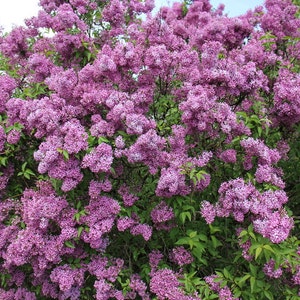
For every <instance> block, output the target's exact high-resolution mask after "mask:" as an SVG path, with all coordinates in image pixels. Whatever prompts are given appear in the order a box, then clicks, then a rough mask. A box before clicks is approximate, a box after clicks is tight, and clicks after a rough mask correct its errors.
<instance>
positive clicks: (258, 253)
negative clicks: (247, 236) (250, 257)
mask: <svg viewBox="0 0 300 300" xmlns="http://www.w3.org/2000/svg"><path fill="white" fill-rule="evenodd" d="M261 251H262V247H258V248H256V250H255V260H257V258H258V257H259V255H260V254H261Z"/></svg>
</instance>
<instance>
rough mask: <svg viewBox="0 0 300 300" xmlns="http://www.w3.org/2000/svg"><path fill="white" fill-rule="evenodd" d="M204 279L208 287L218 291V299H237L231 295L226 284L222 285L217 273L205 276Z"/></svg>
mask: <svg viewBox="0 0 300 300" xmlns="http://www.w3.org/2000/svg"><path fill="white" fill-rule="evenodd" d="M204 279H205V281H206V283H207V284H209V286H210V288H211V289H212V290H213V291H215V292H217V293H218V295H219V299H220V300H239V298H235V297H234V296H233V295H232V292H231V290H230V289H229V287H228V286H224V287H222V283H221V282H220V281H219V280H218V276H217V275H211V276H206V277H205V278H204Z"/></svg>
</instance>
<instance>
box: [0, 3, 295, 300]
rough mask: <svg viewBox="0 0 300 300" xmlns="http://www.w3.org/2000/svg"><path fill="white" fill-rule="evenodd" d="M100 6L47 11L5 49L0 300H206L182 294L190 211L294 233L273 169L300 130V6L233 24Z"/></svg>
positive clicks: (209, 12) (213, 16)
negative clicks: (179, 242)
mask: <svg viewBox="0 0 300 300" xmlns="http://www.w3.org/2000/svg"><path fill="white" fill-rule="evenodd" d="M100 2H101V1H95V0H69V1H65V0H40V7H41V9H42V10H41V11H40V12H39V14H38V15H37V16H36V17H33V18H31V19H28V20H26V23H25V24H26V25H25V26H23V27H16V28H14V29H13V30H12V31H11V32H10V33H8V34H7V35H3V36H1V37H0V52H1V55H0V62H1V63H0V65H1V72H0V73H1V74H0V114H1V115H0V197H1V201H0V236H1V240H0V272H1V275H2V274H3V277H1V280H2V281H3V282H4V283H2V282H1V287H2V288H1V289H0V299H4V300H10V299H12V300H13V299H28V300H29V299H30V300H31V299H39V298H51V299H74V300H75V299H81V298H83V299H84V298H86V297H87V293H94V294H92V295H89V297H94V298H95V299H99V300H100V299H101V300H105V299H107V300H108V299H112V298H113V299H119V300H123V299H135V298H142V299H145V300H148V299H151V298H156V299H159V300H164V299H174V300H178V299H183V300H195V299H200V298H199V297H198V295H197V291H201V287H199V285H200V284H194V283H193V284H192V285H191V287H189V286H188V284H186V286H185V285H184V284H183V283H181V281H183V280H182V279H183V278H185V277H184V276H183V275H186V274H183V270H187V272H190V274H193V272H194V270H192V268H193V267H194V265H195V264H197V262H194V260H193V256H192V254H191V253H192V252H193V254H194V251H193V249H192V248H193V247H194V246H195V245H191V244H190V247H191V249H190V250H191V252H190V251H189V250H187V249H185V248H184V247H183V246H176V244H175V243H176V241H175V240H176V239H177V236H175V235H176V234H175V235H174V233H176V232H179V233H180V234H186V232H188V230H189V229H190V228H193V227H194V226H196V225H197V226H198V223H199V224H202V225H205V224H203V222H204V221H203V219H201V218H200V217H199V215H198V214H197V213H195V214H194V215H193V222H190V221H191V220H190V219H191V218H186V222H180V221H179V219H180V217H179V216H180V215H181V212H182V211H186V209H187V210H191V211H192V210H197V209H198V208H199V205H201V215H202V217H203V218H204V219H205V221H206V222H207V223H208V224H211V223H213V222H214V220H215V219H216V218H217V217H219V218H227V217H233V219H234V221H235V223H236V222H237V223H241V226H242V225H245V224H247V225H249V224H252V225H253V228H254V231H255V234H260V235H262V236H263V237H265V238H268V239H269V240H270V241H271V243H274V244H278V243H281V242H283V241H284V240H286V239H287V238H288V237H289V234H290V231H291V229H292V228H293V226H294V223H293V219H292V217H291V216H289V215H288V213H287V211H286V210H285V208H284V205H285V204H286V203H287V202H288V196H287V193H286V192H285V191H284V190H283V189H284V188H285V182H284V180H283V178H284V172H283V170H282V169H280V168H279V166H278V164H279V163H280V161H281V160H282V159H285V160H286V159H288V158H289V156H288V151H289V145H288V143H287V142H288V139H289V138H290V137H289V135H291V136H292V134H293V132H295V130H296V129H295V128H296V126H298V125H299V122H300V108H299V107H300V105H299V94H300V88H299V87H300V76H299V74H298V72H297V70H298V65H296V63H299V58H300V54H299V43H298V39H299V36H300V35H299V30H298V28H299V25H300V21H299V18H298V17H297V15H296V12H297V9H298V7H297V5H294V4H293V3H292V1H290V0H275V1H271V0H266V10H265V11H264V10H263V8H262V7H260V8H256V9H255V11H253V12H248V13H246V14H245V15H243V16H240V17H235V18H229V17H227V16H226V15H224V14H223V9H224V7H223V6H220V7H219V8H218V9H216V10H214V9H212V6H211V4H210V3H209V1H208V0H203V1H187V2H186V3H174V5H173V6H172V7H169V8H167V7H164V8H162V9H161V10H160V11H159V13H158V14H154V13H153V15H151V10H152V9H153V7H154V1H153V0H143V1H140V0H131V1H123V0H112V1H102V2H101V3H100ZM188 2H189V3H188ZM141 13H144V14H145V15H146V16H145V18H142V19H141V18H140V15H141ZM45 30H46V31H47V30H49V33H50V34H48V35H47V34H45V33H44V32H45ZM286 36H288V38H286ZM256 117H257V120H256V119H255V118H256ZM249 120H250V121H249ZM253 120H254V121H255V120H256V123H255V122H253V123H251V122H252V121H253ZM267 133H268V134H267ZM290 133H291V134H290ZM287 136H288V137H287ZM275 147H276V148H275ZM231 167H232V168H231ZM223 171H224V172H223ZM217 192H218V198H217V199H214V200H213V201H206V200H202V199H208V200H210V198H211V197H215V195H217ZM215 198H216V197H215ZM194 221H195V222H194ZM220 222H222V220H221V221H220ZM182 223H184V224H182ZM243 223H244V224H243ZM231 229H232V228H231ZM176 230H178V231H176ZM205 230H206V229H205V228H204V227H203V235H204V234H206V233H207V234H209V233H208V232H209V230H207V231H205ZM221 230H222V232H221V233H223V228H222V229H221ZM226 230H227V228H226ZM221 233H220V234H221ZM201 234H202V233H201ZM210 234H212V233H210ZM128 236H130V237H131V238H132V241H134V242H133V243H131V240H130V239H129V240H128ZM208 240H209V241H210V239H208ZM141 241H142V243H143V245H145V247H143V248H142V247H141V246H140V244H139V243H140V242H141ZM211 241H212V242H214V240H213V239H211ZM225 243H227V241H225ZM237 243H238V244H239V246H240V247H241V248H242V255H243V257H244V258H245V259H246V260H248V261H249V263H251V259H252V257H251V256H250V255H249V249H250V248H251V246H252V245H251V242H250V241H243V242H242V241H241V240H238V241H237ZM123 244H124V247H125V246H126V247H125V248H126V251H123V248H121V250H120V245H121V246H122V245H123ZM203 244H205V243H203ZM226 245H227V244H226ZM226 245H224V246H226ZM198 246H199V244H198ZM215 248H216V249H215V251H216V252H218V251H219V249H218V247H215ZM147 251H148V252H147ZM203 255H205V256H207V257H206V258H209V255H212V253H211V252H210V251H207V252H205V253H204V254H203ZM164 256H166V259H165V261H164V260H163V258H164ZM206 258H205V259H206ZM227 258H228V257H227ZM148 260H149V264H148ZM217 260H218V258H217V255H216V257H214V261H217ZM193 262H194V263H193ZM222 263H223V262H222ZM247 263H248V262H247ZM295 265H296V263H295ZM245 266H246V265H245ZM149 267H150V270H149ZM203 267H204V268H205V267H206V266H203ZM209 267H210V266H209ZM214 267H215V266H211V268H214ZM292 267H293V268H292ZM292 267H291V269H293V272H290V273H291V274H290V275H291V276H290V278H291V280H290V281H291V282H292V284H294V285H299V282H300V279H299V278H300V275H299V273H300V271H299V268H298V266H294V265H293V266H292ZM172 268H173V269H172ZM174 269H176V270H177V269H180V272H179V273H176V272H175V271H174ZM263 270H264V272H265V274H266V275H267V276H269V277H271V278H273V279H277V278H279V277H281V275H282V274H281V272H282V271H281V270H283V266H280V267H279V268H278V269H276V270H275V264H274V261H273V260H269V262H268V263H267V264H266V265H265V266H264V267H263ZM207 271H208V269H207V268H206V269H205V270H203V272H202V271H201V272H198V273H195V274H194V275H195V277H196V276H198V275H199V274H210V273H208V272H207ZM194 275H193V276H194ZM197 279H198V278H197ZM197 279H196V280H195V282H197ZM215 279H217V280H218V281H217V280H215ZM205 280H206V282H207V284H208V285H209V286H210V289H211V290H212V291H214V292H216V293H218V295H219V298H220V299H234V298H233V296H232V292H231V291H230V289H229V287H227V286H224V285H223V284H222V283H221V281H220V278H217V276H215V275H212V276H208V277H206V278H205ZM87 287H89V288H92V291H91V290H90V291H89V290H88V289H87ZM121 289H123V290H121ZM32 291H34V292H32Z"/></svg>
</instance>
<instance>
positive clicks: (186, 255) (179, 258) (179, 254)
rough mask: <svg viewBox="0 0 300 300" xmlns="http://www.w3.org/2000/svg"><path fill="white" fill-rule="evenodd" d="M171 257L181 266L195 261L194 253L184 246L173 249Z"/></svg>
mask: <svg viewBox="0 0 300 300" xmlns="http://www.w3.org/2000/svg"><path fill="white" fill-rule="evenodd" d="M170 259H171V260H172V261H173V262H175V263H176V264H178V265H179V266H184V265H187V264H190V263H192V262H193V261H194V258H193V256H192V254H191V253H190V252H189V251H187V250H186V249H185V248H184V247H182V246H180V247H175V248H173V249H172V251H171V254H170Z"/></svg>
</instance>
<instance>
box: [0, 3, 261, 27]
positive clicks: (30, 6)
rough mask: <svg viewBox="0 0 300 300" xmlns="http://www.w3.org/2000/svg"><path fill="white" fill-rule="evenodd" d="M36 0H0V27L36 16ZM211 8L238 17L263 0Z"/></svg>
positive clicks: (215, 5) (19, 23)
mask: <svg viewBox="0 0 300 300" xmlns="http://www.w3.org/2000/svg"><path fill="white" fill-rule="evenodd" d="M155 1H156V6H162V5H164V6H165V5H168V4H172V3H173V2H174V0H155ZM38 2H39V1H38V0H0V25H1V26H2V27H4V29H5V31H9V30H10V29H11V28H12V26H13V25H22V24H23V20H24V19H25V18H30V17H32V16H35V15H37V12H38V10H39V7H38ZM210 2H211V4H212V5H213V7H218V5H219V4H220V3H224V4H225V13H228V15H229V16H238V15H240V14H242V13H244V12H246V11H247V10H248V9H251V8H254V7H256V6H258V5H262V4H263V2H264V0H251V1H249V0H223V1H222V0H211V1H210Z"/></svg>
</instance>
